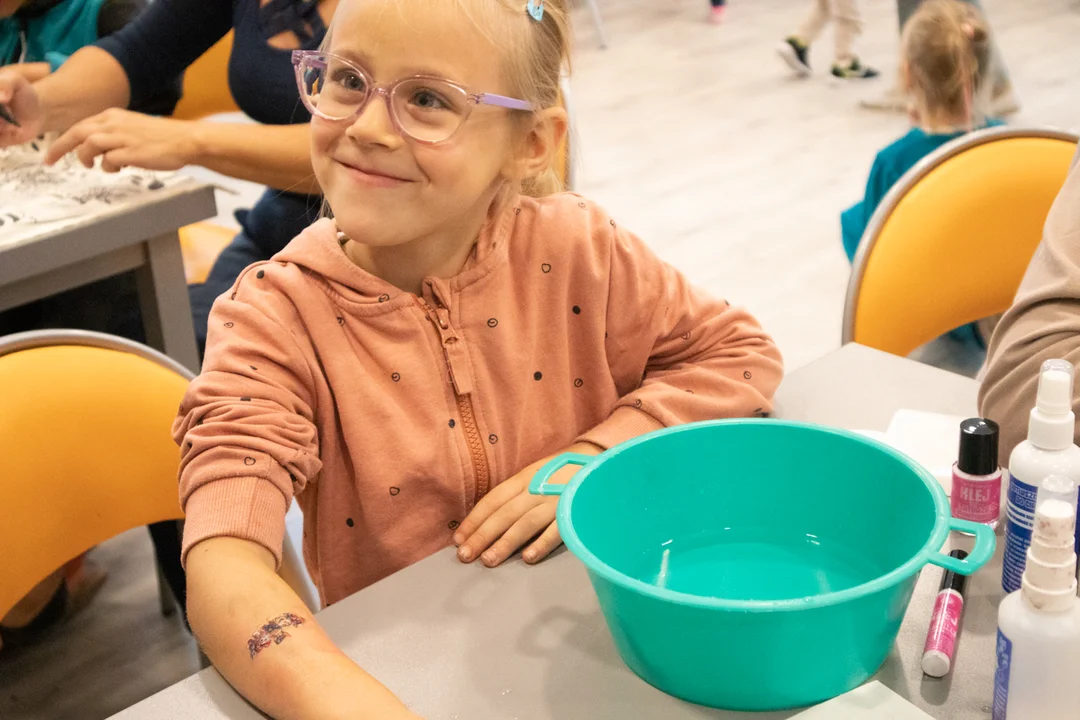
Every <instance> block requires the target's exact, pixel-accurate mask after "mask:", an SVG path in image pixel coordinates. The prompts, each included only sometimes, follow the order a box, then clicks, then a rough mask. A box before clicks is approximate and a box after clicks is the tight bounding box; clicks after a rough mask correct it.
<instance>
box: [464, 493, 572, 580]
mask: <svg viewBox="0 0 1080 720" xmlns="http://www.w3.org/2000/svg"><path fill="white" fill-rule="evenodd" d="M554 520H555V505H554V504H553V503H551V502H544V503H543V504H542V505H537V506H536V507H534V508H533V509H532V510H530V511H529V512H527V513H525V515H523V516H522V517H521V519H520V520H518V521H517V522H515V523H514V524H513V525H511V526H510V528H509V529H508V530H507V531H506V532H505V533H503V536H502V537H501V538H499V539H498V540H497V541H495V544H494V545H492V546H491V548H490V549H489V550H488V551H487V552H485V553H484V554H483V555H481V556H480V560H481V562H483V563H484V564H485V565H487V566H488V567H495V566H496V565H499V564H500V563H502V562H503V561H504V560H506V559H507V558H508V557H510V556H511V555H513V554H514V553H515V552H517V551H518V549H520V548H521V547H522V546H524V545H525V543H527V542H529V541H530V540H532V539H533V538H534V537H536V536H537V534H538V533H540V532H541V531H543V530H544V529H545V528H548V527H550V526H551V524H552V522H553V521H554ZM548 552H550V551H548ZM545 554H546V553H545Z"/></svg>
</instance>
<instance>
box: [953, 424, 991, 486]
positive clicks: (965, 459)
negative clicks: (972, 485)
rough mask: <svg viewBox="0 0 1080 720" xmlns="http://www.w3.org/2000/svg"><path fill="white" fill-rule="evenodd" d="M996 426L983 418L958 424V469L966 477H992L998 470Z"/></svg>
mask: <svg viewBox="0 0 1080 720" xmlns="http://www.w3.org/2000/svg"><path fill="white" fill-rule="evenodd" d="M998 432H999V429H998V424H997V423H996V422H994V421H993V420H987V419H985V418H969V419H967V420H965V421H964V422H962V423H960V461H959V462H958V463H957V465H958V467H959V468H960V469H961V470H963V471H964V472H966V473H967V474H968V475H993V474H994V473H996V472H997V469H998Z"/></svg>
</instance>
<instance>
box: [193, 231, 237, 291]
mask: <svg viewBox="0 0 1080 720" xmlns="http://www.w3.org/2000/svg"><path fill="white" fill-rule="evenodd" d="M234 237H236V230H233V229H232V228H227V227H222V226H221V225H215V224H214V223H210V222H200V223H195V224H194V225H187V226H185V227H182V228H180V252H181V254H182V255H183V257H184V277H185V278H186V279H187V282H188V284H189V285H190V284H197V283H202V282H206V278H207V276H208V275H209V274H210V268H212V267H213V266H214V261H215V260H217V256H218V255H220V254H221V251H222V250H224V249H225V246H226V245H228V244H229V243H230V242H232V240H233V238H234Z"/></svg>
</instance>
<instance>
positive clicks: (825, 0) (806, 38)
mask: <svg viewBox="0 0 1080 720" xmlns="http://www.w3.org/2000/svg"><path fill="white" fill-rule="evenodd" d="M831 17H832V10H831V8H830V7H829V0H813V3H811V6H810V14H809V15H807V16H806V19H805V20H803V22H802V24H801V25H800V26H799V28H798V29H797V30H796V31H795V33H794V34H793V35H792V36H791V37H792V39H794V40H797V41H798V42H799V43H801V44H802V45H803V47H809V46H810V45H811V44H812V43H813V42H814V41H815V40H817V39H818V36H819V35H821V31H822V30H823V29H824V28H825V24H826V23H827V22H829V19H830V18H831Z"/></svg>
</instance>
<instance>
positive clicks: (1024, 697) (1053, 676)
mask: <svg viewBox="0 0 1080 720" xmlns="http://www.w3.org/2000/svg"><path fill="white" fill-rule="evenodd" d="M1038 496H1039V497H1038V506H1037V509H1036V512H1035V534H1034V539H1033V540H1032V542H1031V547H1030V548H1028V551H1027V568H1026V569H1025V570H1024V575H1023V579H1022V583H1021V584H1022V587H1021V589H1020V590H1019V591H1017V592H1014V593H1012V594H1011V595H1009V596H1008V597H1007V598H1005V599H1004V600H1002V601H1001V607H1000V609H999V610H998V637H997V672H996V673H995V674H994V709H993V720H1066V719H1070V720H1071V719H1073V718H1080V683H1078V682H1077V680H1076V675H1077V671H1078V669H1080V598H1078V597H1077V596H1076V553H1075V552H1074V550H1073V543H1074V542H1075V540H1074V538H1075V533H1076V500H1077V498H1076V483H1075V482H1074V481H1073V480H1072V479H1071V478H1067V477H1063V476H1061V475H1053V476H1051V477H1049V478H1047V479H1046V480H1045V481H1044V482H1043V484H1042V487H1041V488H1040V489H1039V491H1038Z"/></svg>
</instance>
